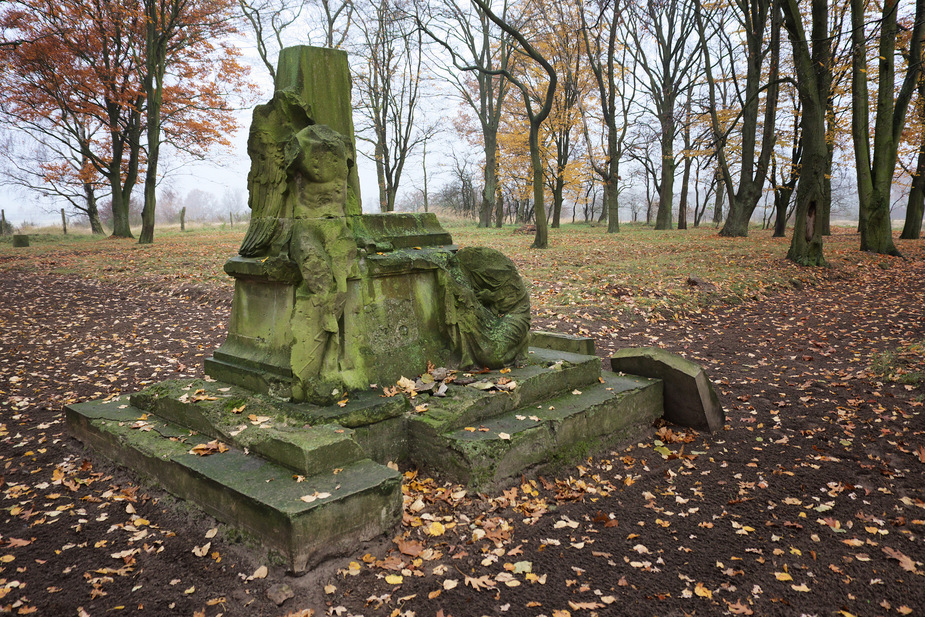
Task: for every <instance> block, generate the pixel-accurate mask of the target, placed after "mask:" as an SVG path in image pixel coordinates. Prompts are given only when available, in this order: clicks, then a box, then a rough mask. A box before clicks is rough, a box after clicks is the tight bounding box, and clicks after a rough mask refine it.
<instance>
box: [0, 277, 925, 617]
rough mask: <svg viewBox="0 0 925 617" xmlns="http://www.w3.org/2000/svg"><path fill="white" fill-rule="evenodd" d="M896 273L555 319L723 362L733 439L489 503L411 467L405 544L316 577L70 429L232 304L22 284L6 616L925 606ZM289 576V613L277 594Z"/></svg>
mask: <svg viewBox="0 0 925 617" xmlns="http://www.w3.org/2000/svg"><path fill="white" fill-rule="evenodd" d="M882 263H883V264H884V266H885V268H879V267H876V266H873V265H872V266H871V267H870V268H869V269H861V270H857V271H854V274H852V275H851V276H845V275H840V274H839V273H838V272H834V273H833V274H832V276H829V277H827V280H824V281H823V282H821V283H820V284H818V285H817V286H814V287H806V288H804V289H801V290H793V291H791V292H786V293H783V294H782V295H778V296H774V297H772V298H770V299H767V300H765V301H762V302H760V303H759V302H754V303H746V304H742V305H739V306H736V307H719V308H717V309H715V310H714V311H712V312H709V311H708V312H704V313H701V314H699V315H692V316H689V317H687V318H685V319H683V320H682V321H680V322H672V321H661V322H656V323H639V324H633V325H626V326H624V327H622V328H620V329H617V330H614V322H613V321H607V320H601V319H600V316H598V318H597V320H595V319H584V320H582V319H577V318H576V321H574V322H572V321H569V320H567V319H561V320H557V321H556V322H554V323H552V322H550V321H549V320H548V319H547V320H541V323H540V324H539V325H541V326H543V327H552V326H553V325H554V326H555V327H556V328H557V329H559V330H560V331H569V332H577V331H578V330H579V329H584V330H585V331H589V332H591V333H592V334H594V335H598V341H599V348H600V350H601V354H602V355H606V353H607V351H608V349H612V348H614V347H619V346H627V345H660V346H664V347H666V348H668V349H670V350H672V351H676V352H680V353H683V354H685V355H687V356H688V357H691V358H692V359H695V360H697V361H700V362H702V363H704V365H705V366H706V368H707V370H708V372H709V373H710V374H711V376H712V377H713V379H714V381H716V382H717V385H718V387H719V389H720V394H721V400H722V402H723V404H724V406H725V408H726V412H727V426H726V430H725V431H723V432H721V433H719V434H715V435H712V436H701V435H696V434H688V433H686V432H684V431H682V430H680V429H677V428H676V427H662V428H660V429H659V432H658V434H655V432H654V431H653V433H652V434H650V435H647V436H645V438H644V439H642V440H640V442H639V443H635V444H630V445H629V446H628V447H626V448H625V449H620V450H618V451H614V452H604V453H599V454H598V455H596V456H593V457H590V458H588V459H587V460H585V461H584V462H583V463H582V464H581V465H580V466H578V467H574V466H571V467H564V468H563V469H562V471H561V472H560V473H559V474H557V477H555V478H553V477H544V478H536V479H534V480H533V481H532V482H531V481H530V480H529V479H527V480H526V481H525V482H523V484H521V483H520V482H518V483H516V485H514V486H511V487H509V488H508V489H507V490H505V491H503V492H502V491H499V492H497V493H494V494H490V495H483V496H479V495H472V494H468V493H465V492H464V491H463V490H462V488H461V487H452V486H444V485H442V484H441V483H439V482H436V481H434V480H432V479H430V478H428V477H427V473H426V470H421V471H419V472H417V473H415V472H414V471H413V470H408V471H407V473H406V478H407V480H406V483H405V489H406V495H407V499H406V506H407V507H406V514H405V525H404V526H403V528H402V529H401V530H400V531H399V533H398V534H397V535H396V537H395V538H394V540H392V539H386V540H384V541H383V542H380V543H378V544H376V545H372V546H369V547H363V548H362V549H361V550H359V551H358V552H357V554H355V555H352V556H348V557H347V558H346V559H345V560H344V561H342V562H338V563H335V564H332V565H330V566H329V567H327V568H325V569H323V570H321V571H319V572H316V573H313V574H310V575H307V576H305V577H301V578H292V577H288V576H287V575H286V574H285V573H284V572H283V571H282V570H281V569H280V568H278V567H276V566H274V565H273V560H272V558H271V557H268V556H267V555H265V554H264V553H263V552H262V551H261V550H260V549H259V547H254V546H251V545H249V544H248V543H247V540H246V539H243V540H242V539H241V538H240V536H239V534H236V533H235V532H234V531H233V530H229V529H228V528H226V527H224V526H221V525H218V524H216V523H215V522H214V521H213V520H211V519H209V518H208V517H206V516H204V515H202V514H199V513H197V512H196V511H192V510H190V509H189V508H186V507H184V506H183V505H182V504H180V505H178V504H177V503H176V502H175V501H174V500H172V499H171V498H170V497H169V496H167V495H166V494H164V493H163V492H161V491H159V490H158V489H157V488H155V487H152V486H150V485H148V484H145V483H144V482H141V483H139V480H140V479H138V478H134V477H133V476H131V474H128V473H126V472H124V471H120V470H118V469H116V468H114V467H112V466H111V465H109V464H108V463H107V462H106V461H105V460H104V459H102V458H100V457H98V456H96V455H94V454H91V453H89V452H87V451H85V450H84V449H83V448H82V447H81V445H80V444H79V443H78V442H76V441H74V440H73V439H71V438H69V437H68V436H67V434H66V433H65V431H64V425H63V418H62V412H61V409H62V405H63V404H64V403H65V402H69V401H73V400H85V399H89V398H100V397H107V396H113V395H118V394H119V393H128V392H131V391H133V390H135V389H138V388H139V387H141V384H143V383H144V382H146V381H156V380H161V379H164V378H168V377H176V376H180V375H197V374H201V362H202V359H203V357H205V356H207V355H208V354H209V353H211V350H212V349H213V348H214V347H215V346H216V345H217V344H219V343H220V342H221V340H222V339H223V337H224V329H223V328H224V324H225V323H226V321H227V315H228V311H229V308H230V301H229V300H230V298H229V294H228V293H227V292H206V293H203V292H201V291H198V290H196V289H188V290H179V291H177V290H174V291H171V290H166V289H163V288H158V287H153V288H145V287H143V286H137V287H134V288H127V287H113V286H112V285H109V284H106V283H97V282H92V281H86V280H83V279H79V278H76V277H68V276H54V275H34V274H22V273H15V272H13V273H2V274H0V288H2V289H3V293H2V295H0V476H2V478H0V491H2V494H3V499H2V501H0V508H2V511H0V608H2V609H3V610H5V611H8V612H10V613H12V614H30V613H34V614H37V615H84V614H86V615H91V616H96V615H104V614H110V613H113V614H129V613H130V614H147V615H189V616H192V615H208V616H210V617H211V616H214V615H218V614H225V615H286V614H287V613H294V614H304V615H308V614H309V612H310V611H311V610H313V611H315V614H318V615H321V614H337V615H349V614H364V615H392V614H406V615H407V614H411V613H412V612H413V613H414V614H415V615H417V616H418V617H423V616H428V617H429V616H431V615H440V614H442V615H444V616H445V617H446V616H448V615H455V616H457V617H459V616H468V615H546V616H547V617H564V616H565V615H567V614H568V615H574V616H578V615H592V614H594V613H598V614H601V615H607V614H613V615H641V616H642V615H645V616H649V615H659V616H672V615H685V614H696V615H718V614H755V615H801V614H806V615H857V616H862V615H864V616H866V615H898V614H919V615H921V614H923V610H925V609H923V607H925V563H923V562H925V546H923V534H925V482H923V471H925V415H923V397H925V388H923V386H922V382H921V381H918V382H917V383H909V384H907V383H902V381H901V380H898V381H891V380H889V379H887V378H886V377H883V376H881V375H879V374H875V373H874V372H872V371H871V359H872V357H873V356H874V355H875V354H880V353H882V352H885V351H891V350H892V351H895V350H897V349H905V350H906V353H905V355H903V354H902V353H901V354H899V355H898V356H897V358H898V359H897V361H896V362H895V363H894V365H895V366H901V365H902V362H903V361H909V362H910V363H911V368H910V369H909V370H916V369H915V365H916V364H917V366H918V369H917V370H922V342H923V341H925V319H923V317H925V315H923V313H925V292H923V286H925V283H923V282H925V261H923V260H921V259H914V260H909V261H901V260H897V259H890V260H884V262H882ZM611 333H613V334H614V335H613V336H611ZM895 366H894V368H895ZM898 377H899V378H901V377H902V375H899V376H898ZM908 381H913V380H911V379H909V380H908ZM214 529H217V532H215V533H214V534H213V533H212V532H211V530H214ZM207 543H208V546H206V545H207ZM203 547H205V548H203ZM194 549H195V552H194ZM263 565H267V566H269V569H268V574H267V576H266V577H265V578H264V577H261V576H260V575H261V574H263V572H262V571H261V569H260V566H263ZM255 573H256V574H257V576H256V577H255V576H253V575H254V574H255ZM282 585H288V586H289V587H291V591H292V593H293V594H294V597H293V598H291V599H288V600H286V601H285V603H283V604H282V605H281V606H278V605H277V604H276V603H275V602H273V601H272V600H270V599H269V598H268V597H267V594H266V592H267V590H268V589H271V588H272V589H274V591H277V592H279V591H281V589H280V586H282ZM283 591H285V590H283ZM284 595H287V594H284ZM396 609H397V611H398V612H397V613H396V612H395V611H396Z"/></svg>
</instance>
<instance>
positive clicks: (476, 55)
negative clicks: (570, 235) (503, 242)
mask: <svg viewBox="0 0 925 617" xmlns="http://www.w3.org/2000/svg"><path fill="white" fill-rule="evenodd" d="M487 4H488V6H490V7H491V6H492V4H493V3H492V2H488V3H487ZM415 5H416V14H417V15H418V24H419V26H420V27H421V28H422V29H423V31H424V32H425V33H427V35H428V36H429V37H430V38H431V39H432V40H433V41H434V42H436V43H439V44H440V45H441V46H442V47H443V48H444V51H448V52H449V55H450V64H451V67H446V69H447V70H446V71H444V73H445V76H446V78H447V79H448V81H449V82H450V83H451V84H452V85H453V88H454V89H455V90H456V92H457V93H458V95H459V96H460V98H461V99H462V100H463V101H465V103H466V104H467V105H468V106H469V108H470V109H471V110H472V112H473V113H474V114H475V117H476V119H477V120H478V122H479V126H480V128H481V132H482V150H483V152H484V155H485V166H484V169H483V179H484V182H483V187H482V202H481V207H480V208H479V227H488V226H489V225H491V222H492V215H494V222H495V225H496V226H497V227H500V226H501V222H502V220H503V217H504V208H503V203H502V202H501V200H499V199H498V127H499V125H500V122H501V113H502V106H503V104H504V99H505V97H506V96H507V94H508V91H509V85H510V84H509V82H508V81H507V80H506V79H505V78H504V76H503V75H502V74H501V73H499V72H498V71H504V70H507V69H508V68H510V65H509V61H510V54H511V41H512V39H511V36H510V35H509V34H507V33H506V32H505V31H504V30H502V29H500V28H498V27H497V26H496V25H495V24H494V22H492V21H491V20H490V19H489V18H488V16H487V15H486V14H485V11H483V10H481V8H480V7H479V6H478V5H477V4H471V3H467V4H462V3H460V2H458V1H457V0H442V1H441V2H423V1H422V0H417V1H416V2H415ZM499 12H500V14H501V18H502V19H507V0H502V4H501V7H500V11H499ZM425 24H426V25H425ZM453 69H455V70H453Z"/></svg>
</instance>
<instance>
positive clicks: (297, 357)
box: [206, 47, 530, 404]
mask: <svg viewBox="0 0 925 617" xmlns="http://www.w3.org/2000/svg"><path fill="white" fill-rule="evenodd" d="M351 109H352V108H351V106H350V80H349V71H348V68H347V61H346V54H344V53H342V52H338V51H335V50H330V49H320V48H314V47H293V48H288V49H284V50H283V51H282V53H281V54H280V60H279V70H278V72H277V79H276V92H275V94H274V95H273V99H272V100H271V101H270V102H269V103H267V104H265V105H260V106H259V107H257V109H256V110H255V111H254V120H253V123H252V125H251V129H250V136H249V139H248V153H249V155H250V158H251V171H250V174H249V175H248V190H249V206H250V208H251V210H252V215H251V221H250V227H249V228H248V230H247V235H246V236H245V238H244V241H243V242H242V244H241V248H240V250H239V255H238V256H237V257H234V258H232V259H231V260H229V261H228V263H227V264H226V265H225V271H226V272H227V273H228V274H229V275H231V276H233V277H234V278H235V297H234V309H233V314H232V318H231V324H230V328H229V335H228V340H227V341H226V343H225V344H224V345H223V346H222V347H221V348H220V349H219V350H217V351H216V352H215V355H214V357H213V358H211V359H209V360H208V361H207V362H206V372H207V373H208V374H209V375H210V376H212V377H214V378H216V379H221V380H223V381H230V382H234V383H239V384H242V385H246V386H248V387H250V388H251V389H253V390H255V391H258V392H262V393H268V394H271V395H273V396H276V397H279V398H282V399H287V400H292V401H298V402H302V401H306V402H313V403H319V404H330V403H332V402H334V401H335V400H337V399H338V397H341V396H342V395H343V393H344V392H346V391H347V390H350V389H359V388H368V387H369V384H370V383H378V382H384V383H390V382H393V381H395V379H397V378H398V377H400V376H401V375H400V373H402V372H413V373H416V374H420V373H421V372H423V371H424V370H425V369H426V366H427V362H428V361H431V362H435V363H440V364H452V365H455V366H468V365H476V364H477V365H479V366H488V367H490V368H501V367H502V366H506V365H509V364H513V363H515V362H516V361H517V360H518V359H521V360H522V359H523V358H522V356H523V352H524V350H525V347H526V341H527V333H528V331H529V324H530V304H529V296H528V294H527V291H526V288H525V286H524V284H523V282H522V281H521V280H520V277H519V275H518V274H517V270H516V268H515V267H514V265H513V263H511V261H510V260H509V259H507V258H506V257H505V256H504V255H502V254H501V253H498V252H497V251H493V250H491V249H465V250H463V251H457V250H456V248H455V247H453V246H452V245H451V239H450V236H449V234H447V233H446V232H445V231H444V230H443V229H442V228H441V227H440V225H439V223H438V222H437V220H436V218H435V217H434V216H433V215H432V214H425V215H414V214H405V215H394V214H392V215H365V216H364V215H362V214H361V212H360V196H359V182H358V177H357V171H356V153H355V150H354V137H353V122H352V116H351Z"/></svg>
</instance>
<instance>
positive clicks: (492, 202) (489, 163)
mask: <svg viewBox="0 0 925 617" xmlns="http://www.w3.org/2000/svg"><path fill="white" fill-rule="evenodd" d="M482 131H483V136H484V140H485V171H484V180H485V182H484V186H483V187H482V206H481V208H480V209H479V227H491V218H492V214H495V209H496V208H497V198H498V135H497V131H494V132H493V131H491V130H489V129H485V128H483V129H482ZM492 133H494V134H492ZM496 222H497V217H496ZM499 227H500V225H499Z"/></svg>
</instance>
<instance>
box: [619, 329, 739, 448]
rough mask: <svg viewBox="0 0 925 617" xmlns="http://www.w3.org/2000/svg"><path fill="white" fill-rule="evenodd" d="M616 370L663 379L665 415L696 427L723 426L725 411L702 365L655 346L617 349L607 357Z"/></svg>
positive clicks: (675, 422) (668, 418)
mask: <svg viewBox="0 0 925 617" xmlns="http://www.w3.org/2000/svg"><path fill="white" fill-rule="evenodd" d="M610 367H611V369H612V370H613V371H615V372H621V373H627V374H630V375H641V376H643V377H651V378H653V379H661V380H662V381H663V382H664V383H665V415H664V418H665V419H666V420H668V421H669V422H673V423H674V424H677V425H679V426H686V427H689V428H693V429H696V430H698V431H709V432H711V433H712V432H713V431H718V430H722V428H723V425H724V424H725V423H726V414H725V412H724V411H723V407H722V405H720V403H719V397H718V396H717V395H716V390H715V389H714V388H713V384H712V382H711V381H710V379H709V378H708V377H707V374H706V373H705V372H704V370H703V368H701V367H700V365H698V364H697V363H695V362H691V361H690V360H687V359H685V358H682V357H681V356H679V355H677V354H673V353H670V352H668V351H665V350H664V349H659V348H657V347H636V348H629V349H620V350H618V351H617V353H615V354H614V355H613V356H612V357H611V358H610Z"/></svg>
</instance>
